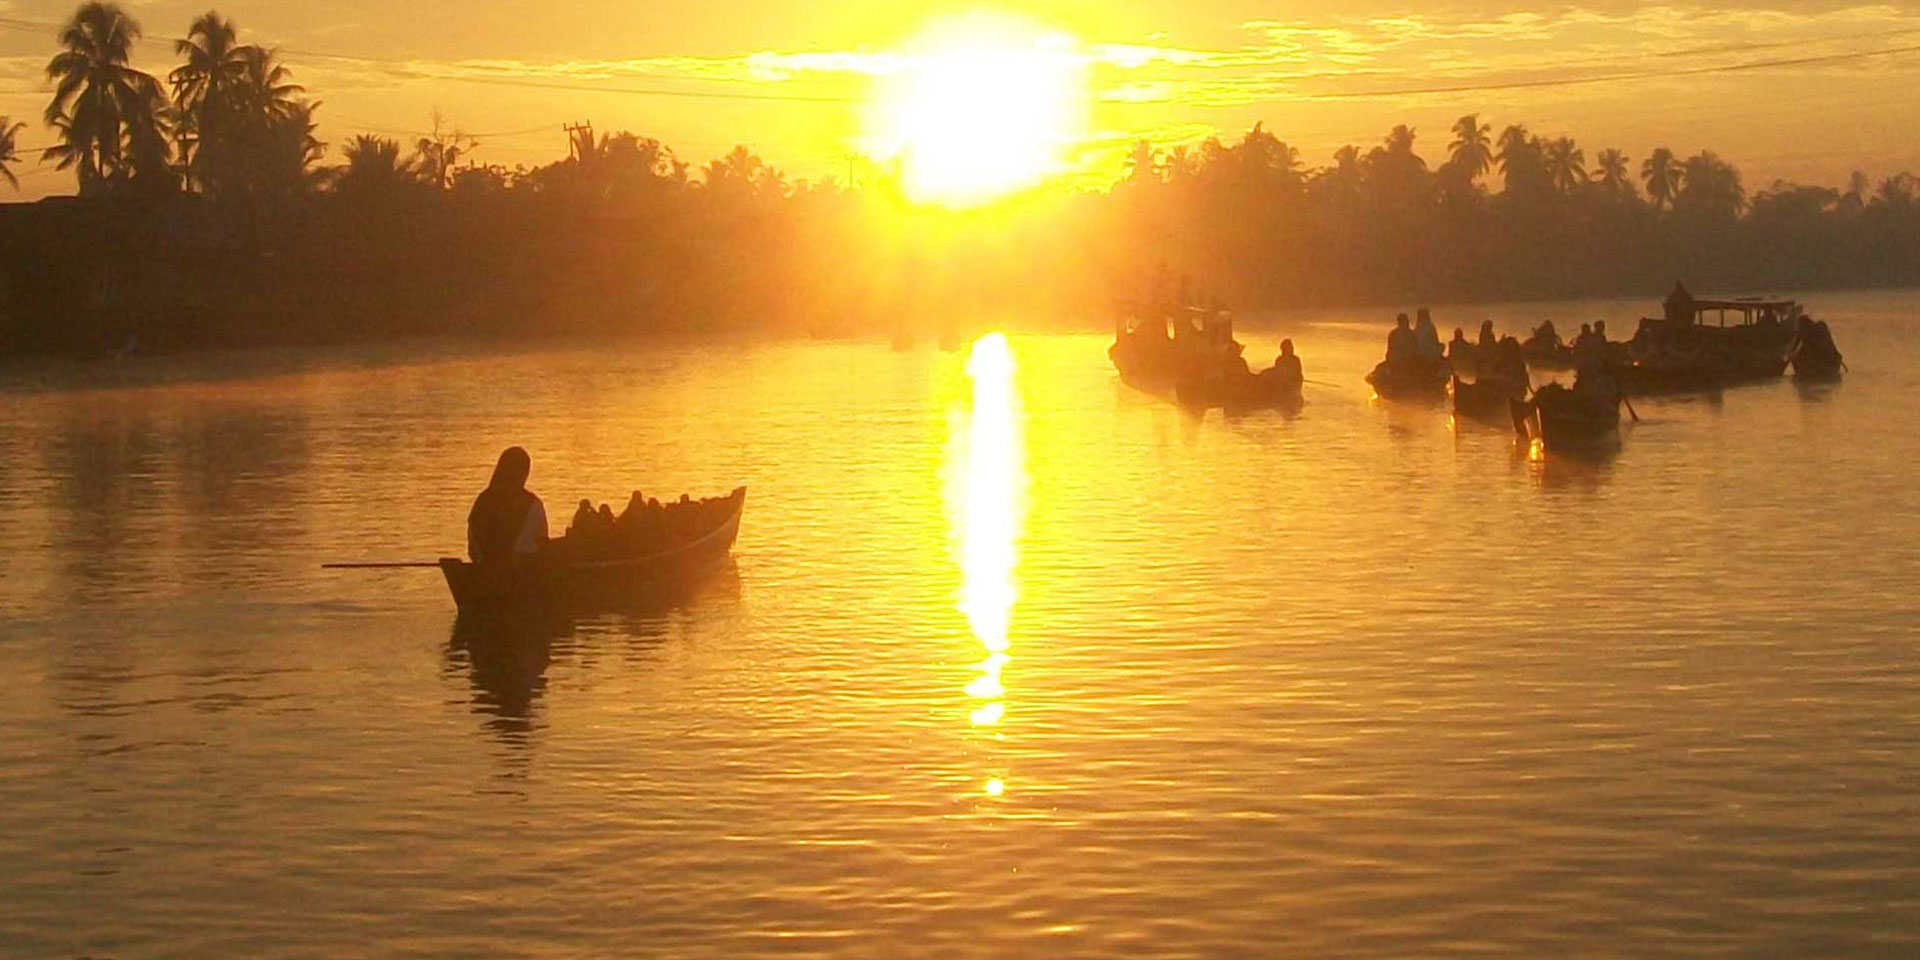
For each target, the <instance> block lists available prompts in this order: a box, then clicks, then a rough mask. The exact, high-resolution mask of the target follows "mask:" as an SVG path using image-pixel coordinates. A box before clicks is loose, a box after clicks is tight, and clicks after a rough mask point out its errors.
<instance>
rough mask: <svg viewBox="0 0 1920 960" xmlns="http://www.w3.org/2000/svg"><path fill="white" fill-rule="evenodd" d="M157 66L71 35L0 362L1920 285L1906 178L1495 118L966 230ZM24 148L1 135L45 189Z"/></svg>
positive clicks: (1180, 165)
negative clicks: (1433, 147) (328, 345)
mask: <svg viewBox="0 0 1920 960" xmlns="http://www.w3.org/2000/svg"><path fill="white" fill-rule="evenodd" d="M140 36H141V31H140V27H139V25H138V24H137V23H135V21H134V20H132V19H131V18H130V17H129V16H128V14H127V13H126V11H125V10H123V9H121V8H119V7H118V6H115V5H113V4H111V3H99V2H90V3H87V4H85V5H83V6H81V7H80V8H79V9H78V10H77V11H76V12H75V14H74V16H73V17H72V19H71V20H70V21H69V22H68V23H67V24H66V25H65V27H64V28H63V29H62V30H61V31H60V34H59V37H58V42H59V51H58V52H57V54H56V55H55V56H54V57H53V58H52V59H51V60H50V61H49V63H48V66H47V75H48V78H49V81H50V82H51V84H52V86H53V95H52V97H51V99H50V102H49V104H48V106H47V109H46V113H45V116H44V117H43V118H42V119H43V121H44V123H45V124H46V125H47V127H49V128H50V129H51V130H52V131H53V133H54V136H55V144H54V145H53V146H52V147H51V148H49V149H47V150H46V151H45V154H44V157H43V159H44V161H46V162H49V163H52V164H54V165H55V166H56V167H58V168H59V169H62V170H72V171H73V172H74V175H75V178H76V181H77V183H78V187H79V196H78V198H77V199H68V200H65V201H58V202H42V203H38V204H11V205H6V206H5V207H4V208H0V353H10V352H31V351H43V350H58V351H79V352H89V351H100V350H114V349H120V348H124V347H125V346H127V345H134V344H137V345H139V346H142V347H145V348H153V349H177V348H188V347H199V346H213V345H228V344H255V343H284V342H301V341H343V340H360V339H384V338H392V337H398V336H410V335H438V334H450V333H451V334H481V335H489V336H553V335H562V336H564V335H570V334H592V335H604V334H608V333H623V332H640V331H661V330H702V331H712V330H719V329H776V330H786V331H810V332H814V333H827V334H836V333H852V332H861V331H867V332H871V331H876V330H891V329H894V328H895V327H897V326H899V325H901V324H902V323H903V322H918V323H920V324H921V325H923V326H924V327H926V328H927V329H929V330H930V329H932V328H933V327H934V326H935V325H936V324H938V323H939V320H938V319H936V317H938V316H940V315H945V314H960V315H963V316H964V315H967V314H974V313H980V312H990V311H991V312H999V311H1008V310H1024V311H1030V312H1033V313H1046V314H1048V315H1067V316H1072V317H1074V318H1076V319H1078V320H1081V321H1083V322H1098V321H1102V320H1104V318H1105V316H1106V314H1107V313H1108V312H1109V311H1110V310H1111V309H1112V305H1113V303H1114V302H1115V301H1116V300H1119V299H1125V298H1129V297H1135V296H1138V295H1141V294H1143V293H1145V292H1146V288H1147V287H1148V286H1150V285H1151V284H1152V283H1153V282H1156V281H1158V280H1160V279H1162V278H1166V277H1170V276H1174V275H1182V276H1187V277H1190V278H1192V279H1193V280H1194V281H1195V282H1197V284H1198V285H1199V286H1200V287H1201V288H1202V289H1205V290H1207V291H1209V292H1211V293H1213V294H1214V295H1217V296H1220V297H1222V298H1224V299H1226V300H1227V302H1229V303H1231V304H1233V305H1234V306H1236V307H1239V308H1242V309H1257V308H1262V307H1285V306H1295V305H1338V304H1363V303H1380V302H1405V301H1409V300H1420V301H1433V302H1439V301H1446V300H1466V299H1503V298H1534V297H1537V298H1550V297H1561V296H1590V295H1608V296H1626V295H1637V294H1647V295H1652V294H1657V293H1659V292H1661V291H1662V290H1664V288H1665V287H1666V286H1668V285H1670V284H1671V283H1672V282H1673V280H1675V279H1685V280H1686V281H1687V282H1688V283H1689V285H1690V286H1692V287H1693V288H1694V289H1696V290H1703V291H1704V290H1732V291H1743V290H1762V289H1774V290H1778V289H1787V288H1796V289H1797V288H1806V287H1817V286H1841V285H1894V284H1914V283H1916V282H1920V207H1916V203H1915V199H1916V187H1920V184H1917V183H1916V180H1915V178H1914V177H1913V176H1911V175H1909V174H1900V175H1896V176H1891V177H1887V178H1884V179H1882V180H1880V181H1879V182H1878V183H1871V182H1869V181H1868V180H1867V178H1865V177H1864V176H1861V175H1859V174H1856V175H1855V176H1854V177H1853V178H1852V180H1851V181H1850V182H1849V183H1848V184H1847V185H1846V187H1845V188H1844V189H1838V188H1828V187H1818V186H1805V185H1798V184H1788V183H1776V184H1773V185H1771V186H1769V187H1767V188H1764V189H1761V190H1758V191H1754V192H1752V193H1749V192H1748V189H1747V187H1746V185H1745V184H1744V183H1743V181H1742V179H1741V175H1740V172H1739V170H1738V169H1737V168H1735V167H1734V166H1733V165H1732V164H1731V163H1729V162H1727V161H1725V160H1723V159H1722V158H1720V157H1718V156H1717V155H1715V154H1713V153H1711V152H1702V153H1698V154H1695V155H1692V156H1685V157H1682V156H1678V155H1676V154H1674V153H1673V152H1672V151H1670V150H1665V149H1661V150H1656V151H1653V152H1652V153H1651V154H1650V155H1648V156H1647V157H1645V158H1642V159H1640V160H1639V162H1637V163H1636V162H1634V160H1633V159H1632V158H1629V157H1628V156H1627V155H1626V154H1625V153H1624V152H1622V151H1620V150H1617V149H1600V150H1596V151H1595V152H1594V153H1593V154H1592V159H1591V162H1590V161H1589V157H1588V153H1587V150H1586V148H1584V147H1583V146H1581V145H1580V144H1579V143H1578V142H1577V141H1575V140H1574V139H1572V138H1570V137H1565V136H1554V137H1547V136H1539V135H1535V134H1534V133H1533V132H1531V131H1529V130H1528V129H1527V128H1526V127H1524V126H1517V125H1516V126H1509V127H1506V128H1505V129H1503V130H1501V131H1499V132H1498V133H1497V134H1496V133H1495V130H1494V127H1493V126H1492V125H1491V124H1490V123H1487V122H1483V120H1482V118H1481V117H1480V116H1478V115H1469V116H1465V117H1462V118H1461V119H1460V120H1459V122H1457V123H1456V124H1454V126H1453V128H1452V130H1451V131H1450V132H1449V136H1448V140H1447V142H1446V143H1445V146H1444V159H1442V160H1440V161H1439V162H1438V163H1431V164H1430V163H1429V162H1428V160H1427V159H1425V158H1424V157H1423V156H1422V154H1421V152H1420V149H1419V148H1418V144H1419V138H1418V136H1417V133H1416V131H1415V130H1414V129H1412V128H1410V127H1407V126H1400V127H1396V128H1394V129H1393V130H1392V131H1390V132H1389V133H1388V134H1387V135H1386V136H1385V137H1384V138H1383V139H1382V140H1381V142H1380V143H1378V144H1376V145H1373V146H1371V147H1368V148H1366V149H1362V148H1360V147H1357V146H1349V147H1345V148H1343V149H1341V150H1339V151H1338V152H1336V153H1335V154H1334V156H1333V157H1332V159H1331V162H1330V163H1328V164H1327V165H1325V166H1321V167H1309V166H1308V165H1306V164H1305V163H1304V162H1303V161H1302V158H1301V156H1300V154H1299V152H1298V151H1297V150H1295V149H1294V148H1293V147H1291V146H1289V145H1288V144H1286V143H1285V142H1284V141H1282V140H1281V139H1280V138H1279V137H1277V136H1276V135H1274V134H1273V133H1272V132H1270V131H1268V130H1267V129H1266V128H1265V127H1264V126H1263V125H1258V124H1256V125H1255V126H1254V127H1253V128H1252V129H1251V130H1249V131H1247V132H1246V133H1245V134H1244V135H1243V136H1241V137H1240V138H1238V139H1237V140H1235V141H1232V142H1226V141H1222V140H1220V139H1217V138H1216V139H1210V140H1207V141H1205V142H1204V143H1201V144H1198V145H1197V146H1175V147H1172V148H1170V149H1161V148H1157V147H1156V146H1155V145H1154V144H1152V143H1149V142H1146V141H1141V142H1139V143H1136V144H1135V145H1134V147H1133V149H1132V152H1131V156H1130V158H1129V160H1128V161H1127V164H1126V167H1125V168H1124V169H1123V170H1122V171H1120V173H1121V174H1122V175H1121V177H1120V178H1119V179H1118V180H1117V181H1116V182H1115V183H1114V184H1113V185H1112V186H1111V187H1110V188H1107V189H1103V190H1096V191H1087V190H1077V191H1076V190H1067V189H1063V188H1053V187H1050V188H1042V189H1039V190H1036V191H1034V192H1032V193H1030V194H1027V195H1023V196H1020V197H1017V198H1011V199H1009V200H1007V201H1005V202H1002V203H999V204H996V205H993V206H991V207H988V208H985V209H981V210H973V211H960V212H956V211H943V210H937V209H934V210H929V209H916V208H913V207H912V206H911V205H909V204H907V203H906V202H905V201H904V200H903V199H902V197H901V194H900V190H899V184H898V180H899V178H898V176H897V175H896V174H895V173H892V172H890V171H888V170H887V169H885V168H880V169H877V170H876V171H875V172H873V173H872V174H871V175H869V176H866V177H862V178H859V179H858V180H857V181H856V180H855V178H852V177H849V178H848V180H846V181H840V182H836V181H832V180H818V181H809V180H793V179H790V178H788V177H787V176H785V175H784V174H783V173H781V172H780V171H779V170H777V169H775V168H774V167H772V166H770V165H769V164H767V163H766V162H765V161H763V160H762V159H761V158H760V157H758V156H756V155H755V154H753V153H752V152H751V151H749V150H748V149H747V148H745V147H737V148H735V149H734V150H733V151H731V152H730V153H728V154H726V155H725V156H722V157H719V158H716V159H714V160H711V161H709V162H707V163H705V164H701V165H698V166H695V165H693V164H690V163H688V162H687V161H685V160H682V159H681V158H680V157H679V156H678V155H677V154H675V152H674V151H673V150H672V149H671V148H670V147H668V146H667V145H665V144H663V143H661V142H660V141H659V140H656V139H652V138H649V137H644V136H640V135H637V134H634V133H627V132H619V133H611V134H605V135H599V136H596V135H595V134H594V132H593V131H592V130H591V129H588V128H575V129H570V130H569V131H568V139H567V143H566V146H567V155H566V156H565V157H564V158H562V159H558V160H555V161H554V162H552V163H548V164H544V165H540V166H536V167H532V168H528V167H515V168H511V169H509V168H506V167H502V166H499V165H491V164H485V163H482V162H480V157H481V155H482V154H483V153H484V151H483V150H482V145H481V144H480V143H479V142H478V141H477V140H476V139H475V138H473V137H470V136H467V135H465V134H463V133H461V132H459V131H458V130H457V129H449V128H447V126H446V125H445V124H443V123H441V122H440V121H439V120H438V119H437V118H436V120H435V123H434V127H433V130H432V131H431V132H430V133H428V134H426V135H424V136H421V137H419V138H417V139H416V140H415V141H414V142H413V143H412V144H411V145H404V144H402V143H401V142H399V141H398V140H395V139H392V138H387V137H380V136H373V135H360V136H354V137H352V138H350V139H348V140H347V141H346V142H345V143H343V144H341V150H340V157H341V159H340V162H338V163H336V164H331V165H329V164H327V163H325V157H326V145H324V144H322V143H321V142H320V141H319V140H318V139H317V135H316V129H317V124H316V114H317V111H318V110H319V109H320V103H319V102H318V101H315V100H312V99H310V98H309V97H308V96H307V91H306V90H305V89H304V88H303V87H302V86H300V85H299V84H297V83H295V82H294V80H293V77H292V75H291V73H290V71H289V69H288V68H287V67H286V65H284V64H283V63H281V62H280V61H279V59H278V57H277V56H276V54H275V52H274V51H273V50H271V49H267V48H264V47H261V46H258V45H254V44H247V43H242V42H241V39H240V32H239V30H238V28H237V27H236V25H235V24H234V23H233V22H232V21H231V20H228V19H225V18H223V17H221V16H220V15H219V14H217V13H213V12H209V13H207V14H204V15H202V16H200V17H198V18H196V19H195V20H193V22H192V23H191V24H189V25H188V28H187V30H186V33H185V36H184V37H183V38H182V39H180V40H178V41H176V42H175V45H174V49H175V52H176V55H177V56H178V57H179V64H178V66H176V67H175V68H174V69H173V70H172V71H171V72H169V73H168V74H167V75H166V77H165V79H164V81H163V80H162V79H160V78H157V77H154V76H152V75H149V74H146V73H143V72H141V71H139V70H136V69H134V68H133V67H132V66H131V63H130V59H131V57H130V54H131V51H132V48H133V45H134V44H135V43H136V42H138V40H139V38H140ZM25 126H26V125H25V124H24V123H21V122H18V121H16V120H13V119H11V118H4V117H0V175H4V178H5V179H7V180H9V181H13V182H15V183H16V186H17V181H16V180H15V179H14V178H15V176H16V175H15V172H14V168H15V166H17V165H18V163H19V162H20V159H21V158H20V156H19V152H18V150H17V148H16V143H17V138H18V136H19V134H20V132H21V131H22V130H24V129H25ZM557 132H558V131H556V133H557ZM981 149H992V146H991V145H990V144H983V145H981ZM903 318H906V319H904V320H903Z"/></svg>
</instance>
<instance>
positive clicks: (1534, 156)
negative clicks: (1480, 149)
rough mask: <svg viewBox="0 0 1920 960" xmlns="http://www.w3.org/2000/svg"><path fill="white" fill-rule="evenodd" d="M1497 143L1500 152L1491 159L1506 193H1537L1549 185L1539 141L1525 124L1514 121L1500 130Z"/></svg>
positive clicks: (1533, 194) (1534, 194) (1535, 194)
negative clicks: (1497, 168)
mask: <svg viewBox="0 0 1920 960" xmlns="http://www.w3.org/2000/svg"><path fill="white" fill-rule="evenodd" d="M1498 145H1499V148H1500V152H1499V153H1498V154H1496V155H1495V159H1497V160H1498V161H1499V163H1500V177H1501V179H1502V180H1503V181H1505V184H1506V189H1507V192H1508V193H1509V194H1513V195H1516V196H1519V195H1530V196H1537V195H1538V194H1539V193H1541V192H1543V191H1544V190H1545V189H1546V188H1547V187H1548V186H1549V183H1548V178H1547V170H1546V162H1545V159H1544V158H1543V157H1542V156H1541V153H1540V140H1539V138H1537V137H1535V136H1534V135H1533V134H1531V133H1529V132H1528V131H1527V127H1526V124H1522V123H1516V124H1514V125H1512V126H1510V127H1508V128H1506V129H1505V130H1502V131H1500V139H1499V141H1498Z"/></svg>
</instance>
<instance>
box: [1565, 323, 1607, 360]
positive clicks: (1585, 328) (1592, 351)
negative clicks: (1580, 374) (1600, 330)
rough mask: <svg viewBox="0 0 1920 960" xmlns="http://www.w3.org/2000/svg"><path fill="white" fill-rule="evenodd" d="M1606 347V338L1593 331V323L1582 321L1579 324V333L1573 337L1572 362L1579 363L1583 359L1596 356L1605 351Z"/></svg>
mask: <svg viewBox="0 0 1920 960" xmlns="http://www.w3.org/2000/svg"><path fill="white" fill-rule="evenodd" d="M1606 347H1607V341H1606V338H1605V337H1602V336H1600V335H1598V334H1596V333H1594V330H1593V324H1591V323H1583V324H1581V325H1580V335H1579V336H1577V337H1574V338H1573V362H1574V363H1575V364H1579V363H1580V362H1581V361H1583V360H1587V359H1591V358H1597V357H1599V356H1601V355H1602V354H1603V353H1605V351H1606Z"/></svg>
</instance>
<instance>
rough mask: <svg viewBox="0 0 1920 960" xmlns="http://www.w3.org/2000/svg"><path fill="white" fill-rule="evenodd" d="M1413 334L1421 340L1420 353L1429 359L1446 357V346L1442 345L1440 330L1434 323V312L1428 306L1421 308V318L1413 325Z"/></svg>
mask: <svg viewBox="0 0 1920 960" xmlns="http://www.w3.org/2000/svg"><path fill="white" fill-rule="evenodd" d="M1413 336H1414V338H1415V339H1416V340H1417V341H1418V342H1419V345H1420V355H1421V356H1423V357H1425V358H1427V359H1428V360H1440V359H1444V358H1445V357H1446V355H1447V351H1446V348H1445V347H1443V346H1441V345H1440V331H1439V330H1438V329H1436V328H1435V327H1434V325H1433V314H1431V313H1428V312H1427V308H1426V307H1421V308H1420V313H1419V320H1418V321H1416V322H1415V323H1414V325H1413Z"/></svg>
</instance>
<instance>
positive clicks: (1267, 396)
mask: <svg viewBox="0 0 1920 960" xmlns="http://www.w3.org/2000/svg"><path fill="white" fill-rule="evenodd" d="M1174 397H1175V398H1176V399H1178V400H1179V401H1180V405H1181V406H1183V407H1187V408H1188V409H1192V410H1207V409H1211V408H1213V407H1221V408H1224V409H1226V410H1228V411H1229V412H1234V413H1240V412H1246V411H1252V410H1297V409H1299V408H1300V407H1301V406H1303V405H1304V404H1305V399H1304V397H1303V396H1302V395H1301V384H1300V381H1298V380H1294V381H1290V382H1289V381H1287V380H1283V379H1282V378H1281V377H1280V376H1279V374H1277V373H1275V372H1274V371H1272V370H1266V371H1262V372H1260V373H1250V372H1248V371H1246V370H1229V371H1225V372H1222V373H1219V374H1217V375H1213V376H1201V377H1187V378H1183V379H1182V380H1181V381H1180V382H1179V383H1177V384H1175V385H1174Z"/></svg>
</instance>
